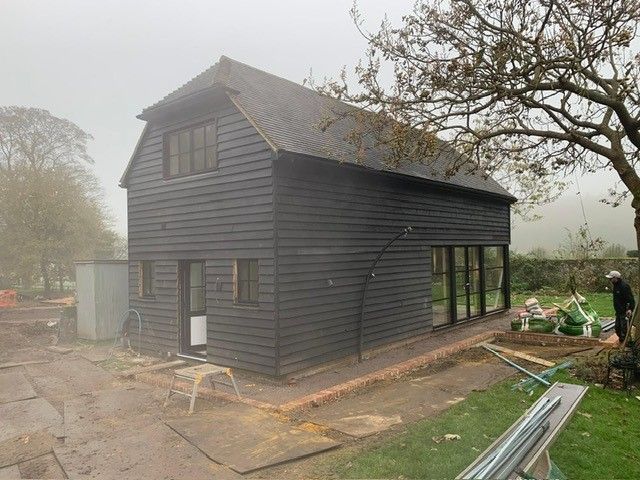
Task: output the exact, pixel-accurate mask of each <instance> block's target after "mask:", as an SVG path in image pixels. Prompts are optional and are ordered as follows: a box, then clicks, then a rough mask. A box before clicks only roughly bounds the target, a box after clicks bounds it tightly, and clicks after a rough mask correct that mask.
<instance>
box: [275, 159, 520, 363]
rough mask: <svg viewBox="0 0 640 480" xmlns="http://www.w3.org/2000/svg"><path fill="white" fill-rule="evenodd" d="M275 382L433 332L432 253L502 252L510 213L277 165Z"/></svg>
mask: <svg viewBox="0 0 640 480" xmlns="http://www.w3.org/2000/svg"><path fill="white" fill-rule="evenodd" d="M275 174H276V175H277V180H276V185H277V188H276V219H277V232H278V233H277V251H278V278H277V282H278V292H279V324H280V335H279V339H280V346H279V347H280V348H279V352H280V374H281V375H283V374H287V373H291V372H295V371H298V370H300V369H303V368H307V367H311V366H314V365H318V364H321V363H324V362H327V361H329V360H333V359H338V358H340V357H343V356H346V355H349V354H354V353H355V352H356V348H357V342H358V316H359V312H360V300H361V293H362V284H363V280H364V276H365V274H366V272H367V270H368V268H369V267H370V265H371V262H372V261H373V260H374V258H375V257H376V255H377V253H378V252H379V251H380V249H381V248H382V247H383V246H384V245H385V244H386V242H387V241H388V240H389V239H390V238H392V237H393V236H394V235H396V234H397V233H399V232H400V231H402V229H403V228H405V227H407V226H411V227H412V228H413V231H412V232H411V233H410V234H409V235H408V236H407V238H405V239H400V240H398V241H397V242H396V243H395V244H394V245H393V246H392V247H391V248H390V249H389V250H388V251H387V253H385V255H384V256H383V257H382V260H381V261H380V263H379V266H378V267H377V268H376V271H375V275H376V276H375V278H374V280H373V281H372V282H371V285H370V289H369V294H368V300H367V304H366V308H365V348H370V347H375V346H378V345H382V344H385V343H390V342H394V341H399V340H403V339H406V338H408V337H412V336H416V335H420V334H423V333H427V332H430V331H431V330H432V320H431V295H430V288H431V265H430V262H431V251H430V247H431V246H432V245H455V244H460V245H482V244H485V245H498V244H508V243H509V236H510V225H509V204H508V203H507V201H506V200H500V199H495V200H494V199H491V198H488V197H487V196H486V195H478V194H472V193H464V192H461V191H456V190H452V189H450V188H449V189H443V188H439V187H436V186H429V185H427V184H425V183H424V182H419V181H413V180H411V179H406V178H404V179H402V178H394V177H392V176H389V175H384V174H379V173H375V172H372V171H366V170H364V169H358V168H354V167H351V166H348V165H345V164H336V163H335V162H327V161H322V160H318V161H316V160H312V159H310V158H308V157H300V156H295V155H284V156H283V158H281V159H279V160H278V163H277V167H276V169H275Z"/></svg>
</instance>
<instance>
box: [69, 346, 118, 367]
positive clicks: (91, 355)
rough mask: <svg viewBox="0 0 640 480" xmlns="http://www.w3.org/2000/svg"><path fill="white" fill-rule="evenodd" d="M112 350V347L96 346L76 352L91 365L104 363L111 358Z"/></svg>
mask: <svg viewBox="0 0 640 480" xmlns="http://www.w3.org/2000/svg"><path fill="white" fill-rule="evenodd" d="M111 349H112V347H111V346H105V345H96V346H93V347H87V348H83V349H81V350H76V353H77V354H78V355H79V356H81V357H82V358H84V359H85V360H89V361H90V362H91V363H98V362H104V361H105V360H107V359H108V358H109V352H111Z"/></svg>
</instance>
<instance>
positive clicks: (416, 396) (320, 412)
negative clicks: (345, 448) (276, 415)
mask: <svg viewBox="0 0 640 480" xmlns="http://www.w3.org/2000/svg"><path fill="white" fill-rule="evenodd" d="M511 374H513V370H512V369H510V367H505V366H503V365H500V364H497V363H494V362H479V363H468V362H467V363H464V364H458V365H455V366H453V367H451V368H448V369H446V370H443V371H440V372H437V373H433V374H430V375H426V376H423V377H415V378H407V379H405V380H402V381H397V382H393V383H390V384H384V385H380V386H376V387H374V388H372V389H370V390H368V391H365V392H362V393H361V394H358V395H354V396H351V397H347V398H344V399H342V400H340V401H338V402H333V403H330V404H326V405H321V406H320V407H318V408H316V409H313V410H311V411H308V412H305V413H303V414H302V415H301V417H302V418H303V419H304V420H307V421H309V422H313V423H316V424H319V425H323V426H325V427H329V428H331V429H334V430H337V431H339V432H342V433H345V434H347V435H350V436H352V437H356V438H361V437H366V436H369V435H374V434H376V433H379V432H382V431H384V430H387V429H389V428H390V427H392V426H393V425H396V424H399V423H403V422H414V421H417V420H420V419H422V418H426V417H430V416H432V415H435V414H436V413H438V412H441V411H443V410H445V409H447V408H449V407H450V406H451V405H453V404H455V403H457V402H459V401H461V400H463V399H464V397H465V396H466V395H467V394H469V392H471V391H473V390H479V389H485V388H487V387H488V386H489V385H492V384H494V383H496V382H498V381H500V380H502V379H503V378H506V377H508V376H509V375H511Z"/></svg>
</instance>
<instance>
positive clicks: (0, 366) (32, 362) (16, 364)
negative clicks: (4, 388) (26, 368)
mask: <svg viewBox="0 0 640 480" xmlns="http://www.w3.org/2000/svg"><path fill="white" fill-rule="evenodd" d="M40 363H50V360H30V361H28V362H9V363H0V370H2V369H3V368H12V367H21V366H23V365H38V364H40Z"/></svg>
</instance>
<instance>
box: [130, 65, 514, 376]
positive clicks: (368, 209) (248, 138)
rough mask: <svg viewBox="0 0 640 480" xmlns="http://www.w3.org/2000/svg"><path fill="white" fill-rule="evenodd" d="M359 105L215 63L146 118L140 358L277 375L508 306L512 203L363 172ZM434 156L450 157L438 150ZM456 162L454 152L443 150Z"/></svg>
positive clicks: (372, 156) (138, 251)
mask: <svg viewBox="0 0 640 480" xmlns="http://www.w3.org/2000/svg"><path fill="white" fill-rule="evenodd" d="M344 108H350V107H347V106H346V105H344V104H341V103H340V102H338V101H336V100H334V99H330V98H328V97H325V96H322V95H320V94H318V93H316V92H314V91H313V90H310V89H308V88H305V87H303V86H301V85H299V84H296V83H293V82H290V81H288V80H285V79H282V78H279V77H276V76H274V75H271V74H268V73H266V72H263V71H261V70H257V69H255V68H253V67H250V66H248V65H245V64H242V63H239V62H237V61H234V60H231V59H229V58H227V57H221V58H220V60H219V61H218V63H216V64H215V65H214V66H213V67H211V68H209V69H208V70H206V71H205V72H203V73H201V74H200V75H198V76H197V77H195V78H194V79H192V80H191V81H189V82H188V83H186V84H185V85H183V86H182V87H180V88H179V89H177V90H176V91H174V92H173V93H171V94H169V95H168V96H166V97H165V98H164V99H162V100H161V101H160V102H158V103H156V104H155V105H153V106H151V107H149V108H146V109H145V110H144V111H143V112H142V113H141V114H140V115H139V118H140V119H142V120H145V121H146V126H145V128H144V131H143V132H142V135H141V137H140V140H139V142H138V144H137V146H136V148H135V151H134V153H133V155H132V157H131V160H130V162H129V165H128V166H127V169H126V171H125V173H124V174H123V177H122V179H121V186H122V187H124V188H126V189H127V198H128V216H129V219H128V222H129V224H128V228H129V265H130V267H129V285H130V287H129V288H130V307H131V308H135V309H137V310H138V311H139V312H140V313H141V315H142V318H143V331H142V348H143V349H145V350H148V351H154V352H158V353H162V354H165V355H166V354H168V353H170V354H182V355H185V356H191V357H196V358H202V359H206V360H207V361H209V362H212V363H215V364H218V365H223V366H229V367H234V368H239V369H245V370H250V371H254V372H259V373H263V374H266V375H270V376H276V377H277V376H283V375H288V374H291V373H294V372H299V371H301V370H305V369H308V368H310V367H315V366H318V365H321V364H323V363H326V362H329V361H331V360H336V359H340V358H343V357H347V356H353V355H355V354H356V353H357V351H358V348H359V345H360V342H359V339H360V328H359V326H360V323H359V322H360V305H361V298H362V289H363V284H364V279H365V277H366V274H367V271H368V269H369V268H370V266H371V264H372V262H373V261H374V259H375V258H376V256H377V255H378V253H379V252H380V250H381V249H382V248H383V247H384V246H385V244H386V243H387V242H388V241H389V240H390V239H391V238H393V237H394V236H396V235H397V234H398V233H400V232H401V231H402V230H403V229H404V228H405V227H407V226H411V227H412V231H411V232H410V233H409V234H408V235H407V236H406V237H404V238H400V239H398V240H397V241H396V242H394V243H393V244H392V245H391V247H389V249H388V250H387V251H386V252H385V253H384V255H383V256H382V257H381V260H380V262H379V264H378V266H377V267H376V269H375V276H374V277H372V279H371V281H370V285H369V291H368V294H367V301H366V304H365V309H364V322H363V324H362V335H363V337H362V341H363V346H364V348H365V349H371V348H374V347H378V346H380V345H383V344H389V343H394V342H399V341H405V340H408V339H411V338H414V337H418V336H420V335H424V334H428V333H430V332H432V331H433V330H435V329H440V328H446V327H447V326H450V325H453V324H454V323H458V322H462V321H467V320H469V319H473V318H477V317H481V316H484V315H486V314H488V313H492V312H496V311H500V310H504V309H506V308H508V307H509V295H508V294H509V281H508V278H509V269H508V245H509V240H510V213H509V212H510V204H511V203H513V201H514V200H515V199H514V198H513V197H512V196H511V195H510V194H509V193H508V192H507V191H506V190H504V189H503V188H501V187H500V186H499V185H498V184H497V183H496V182H495V181H493V180H492V179H490V178H486V177H484V176H482V175H479V174H462V173H459V174H456V175H455V176H453V177H448V178H444V177H443V176H442V175H441V174H438V172H437V171H434V170H436V168H435V167H434V166H433V165H438V161H436V162H435V163H432V164H430V166H426V165H425V164H422V163H420V162H412V163H408V164H406V165H402V166H399V167H397V168H392V167H389V166H387V165H386V164H385V163H384V161H383V156H382V155H381V154H380V153H379V152H376V151H375V150H371V151H369V152H367V155H366V156H365V158H363V159H359V161H358V162H356V160H355V159H356V155H355V152H354V147H353V145H352V144H350V143H349V142H348V141H347V140H346V136H347V134H348V132H349V131H350V130H351V128H352V127H351V126H349V124H348V122H342V123H340V122H339V123H337V124H335V125H334V126H333V127H332V128H328V129H326V130H323V129H321V128H320V127H319V125H320V124H321V122H322V120H323V119H326V118H327V115H330V114H332V112H333V113H335V111H336V109H338V110H339V109H344ZM440 155H442V156H444V155H447V153H446V151H445V150H443V151H442V152H441V153H440ZM443 160H446V158H443Z"/></svg>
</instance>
